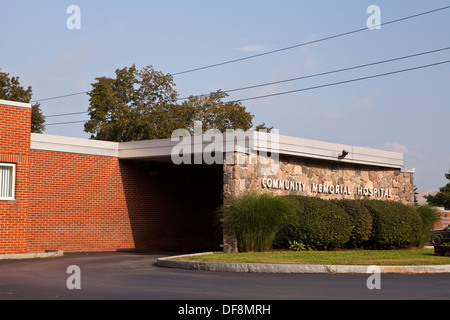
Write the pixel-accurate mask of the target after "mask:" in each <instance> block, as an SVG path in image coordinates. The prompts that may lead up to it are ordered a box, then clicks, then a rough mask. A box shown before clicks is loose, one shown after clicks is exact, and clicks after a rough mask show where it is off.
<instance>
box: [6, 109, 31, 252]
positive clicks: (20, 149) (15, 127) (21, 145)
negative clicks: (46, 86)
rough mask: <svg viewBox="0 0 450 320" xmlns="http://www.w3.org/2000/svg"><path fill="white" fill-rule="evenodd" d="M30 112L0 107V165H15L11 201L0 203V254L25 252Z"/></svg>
mask: <svg viewBox="0 0 450 320" xmlns="http://www.w3.org/2000/svg"><path fill="white" fill-rule="evenodd" d="M30 127H31V109H29V108H23V107H13V106H6V105H0V162H4V163H15V164H16V192H15V200H14V201H0V254H14V253H25V252H27V231H28V230H27V229H28V207H29V176H30V175H29V171H30V168H29V153H30Z"/></svg>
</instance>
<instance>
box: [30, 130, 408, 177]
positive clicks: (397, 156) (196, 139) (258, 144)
mask: <svg viewBox="0 0 450 320" xmlns="http://www.w3.org/2000/svg"><path fill="white" fill-rule="evenodd" d="M180 141H181V138H178V139H174V140H172V139H161V140H146V141H135V142H121V143H117V142H107V141H99V140H91V139H80V138H68V137H62V136H53V135H45V134H31V149H34V150H46V151H55V152H66V153H79V154H88V155H97V156H106V157H116V158H119V159H134V160H158V159H160V160H161V159H165V160H166V161H167V159H170V158H171V155H172V152H173V150H174V148H175V147H177V146H178V147H180ZM183 143H184V146H185V148H184V149H183V150H184V151H185V152H187V153H190V154H192V155H194V154H198V153H202V152H203V151H204V150H205V148H208V149H207V150H211V149H214V150H215V151H216V152H222V153H228V152H234V151H236V145H237V146H240V147H241V149H237V150H243V151H244V152H249V151H253V152H256V151H257V152H277V153H279V154H280V155H291V156H296V157H303V158H310V159H320V160H328V161H340V162H342V163H352V164H362V165H369V166H377V167H385V168H396V169H403V168H404V167H403V154H402V153H398V152H391V151H385V150H379V149H373V148H366V147H358V146H350V145H345V144H337V143H330V142H323V141H317V140H310V139H303V138H296V137H290V136H283V135H277V134H271V133H262V132H256V131H247V132H237V133H232V134H230V133H223V134H218V135H215V138H214V139H211V136H208V135H202V136H190V137H183ZM343 150H346V151H347V152H348V155H347V156H346V157H345V158H343V159H340V158H339V156H340V155H341V154H342V152H343Z"/></svg>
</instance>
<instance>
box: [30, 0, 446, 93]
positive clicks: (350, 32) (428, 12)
mask: <svg viewBox="0 0 450 320" xmlns="http://www.w3.org/2000/svg"><path fill="white" fill-rule="evenodd" d="M449 8H450V6H446V7H442V8H437V9H434V10H430V11H426V12H422V13H418V14H415V15H411V16H407V17H403V18H399V19H395V20H391V21H388V22H384V23H380V24H379V25H377V26H374V27H378V26H386V25H389V24H393V23H397V22H400V21H405V20H409V19H413V18H417V17H420V16H424V15H428V14H431V13H435V12H439V11H442V10H446V9H449ZM365 30H368V28H361V29H357V30H353V31H348V32H344V33H340V34H337V35H333V36H329V37H325V38H321V39H317V40H312V41H308V42H303V43H300V44H297V45H293V46H289V47H285V48H281V49H277V50H273V51H268V52H264V53H259V54H255V55H251V56H248V57H244V58H239V59H234V60H228V61H225V62H221V63H216V64H212V65H208V66H204V67H199V68H195V69H190V70H186V71H181V72H176V73H172V74H171V75H172V76H176V75H181V74H186V73H191V72H194V71H200V70H204V69H210V68H214V67H218V66H222V65H226V64H231V63H235V62H239V61H244V60H249V59H253V58H257V57H261V56H265V55H270V54H274V53H278V52H282V51H286V50H291V49H294V48H299V47H302V46H306V45H309V44H313V43H318V42H323V41H326V40H331V39H336V38H340V37H344V36H347V35H350V34H354V33H358V32H362V31H365ZM89 92H91V91H83V92H78V93H72V94H67V95H62V96H56V97H50V98H45V99H39V100H33V101H31V102H41V101H48V100H55V99H61V98H67V97H72V96H76V95H81V94H87V93H89Z"/></svg>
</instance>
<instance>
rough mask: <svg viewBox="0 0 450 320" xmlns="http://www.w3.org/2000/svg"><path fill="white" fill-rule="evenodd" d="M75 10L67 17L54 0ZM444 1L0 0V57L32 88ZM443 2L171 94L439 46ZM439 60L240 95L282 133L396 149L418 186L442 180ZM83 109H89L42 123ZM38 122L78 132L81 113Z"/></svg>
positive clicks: (59, 90) (446, 69)
mask: <svg viewBox="0 0 450 320" xmlns="http://www.w3.org/2000/svg"><path fill="white" fill-rule="evenodd" d="M69 5H77V6H79V7H80V9H81V29H80V30H69V29H68V28H67V26H66V21H67V19H68V18H69V16H70V15H69V14H67V12H66V10H67V8H68V6H69ZM370 5H378V6H379V7H380V9H381V22H382V23H385V22H388V21H391V20H395V19H399V18H403V17H406V16H410V15H414V14H418V13H421V12H425V11H430V10H433V9H437V8H440V7H445V6H448V5H450V2H449V1H448V0H447V1H442V0H433V1H418V0H414V1H406V0H397V1H382V0H371V1H364V0H352V1H350V0H342V1H332V0H326V1H325V0H324V1H299V0H282V1H273V0H272V1H266V0H240V1H236V0H228V1H214V0H209V1H205V0H202V1H200V0H189V1H187V0H184V1H181V0H164V1H139V0H131V1H103V0H91V1H81V0H72V1H54V0H40V1H25V0H18V1H3V2H2V3H1V4H0V10H1V12H2V19H1V20H0V28H1V30H2V45H1V46H2V50H1V54H0V68H1V69H2V71H6V72H8V73H10V74H11V75H14V76H19V77H20V79H21V84H22V85H24V86H32V87H33V93H34V95H33V98H34V99H44V98H49V97H55V96H60V95H66V94H71V93H77V92H82V91H89V90H91V84H92V83H93V82H95V78H96V77H101V76H113V75H114V71H115V70H116V69H118V68H123V67H126V66H127V67H129V66H131V65H132V64H136V66H137V67H138V68H142V67H144V66H147V65H152V66H153V67H154V68H155V69H156V70H160V71H162V72H164V73H177V72H181V71H185V70H189V69H193V68H197V67H202V66H206V65H211V64H215V63H220V62H224V61H228V60H233V59H239V58H243V57H247V56H249V55H254V54H259V53H264V52H268V51H271V50H277V49H280V48H285V47H289V46H293V45H297V44H300V43H304V42H307V41H311V40H317V39H321V38H325V37H329V36H333V35H336V34H340V33H344V32H348V31H352V30H357V29H361V28H365V27H366V21H367V19H368V18H369V16H370V14H368V13H367V12H366V11H367V8H368V7H369V6H370ZM449 31H450V9H447V10H444V11H440V12H436V13H433V14H429V15H426V16H421V17H417V18H414V19H410V20H406V21H402V22H398V23H395V24H390V25H386V26H382V28H381V29H380V30H368V29H367V30H365V31H363V32H358V33H355V34H352V35H348V36H345V37H340V38H336V39H331V40H327V41H323V42H319V43H315V44H311V45H307V46H302V47H298V48H295V49H291V50H286V51H283V52H279V53H276V54H271V55H265V56H262V57H258V58H254V59H249V60H245V61H241V62H237V63H233V64H228V65H224V66H220V67H215V68H210V69H206V70H202V71H197V72H192V73H186V74H182V75H177V76H175V77H174V81H175V83H176V85H177V86H176V88H177V90H178V92H179V94H180V97H185V96H189V95H195V94H201V93H209V92H211V91H216V90H217V89H222V90H229V89H235V88H240V87H245V86H250V85H256V84H261V83H266V82H272V81H278V80H284V79H289V78H295V77H301V76H305V75H310V74H316V73H321V72H326V71H331V70H336V69H341V68H347V67H352V66H356V65H360V64H366V63H371V62H376V61H381V60H386V59H391V58H397V57H402V56H406V55H411V54H415V53H420V52H425V51H430V50H435V49H440V48H445V47H447V46H449V44H450V42H449V36H448V33H449ZM449 52H450V51H449V50H447V51H442V52H439V53H434V54H429V55H425V56H421V57H415V58H411V59H406V60H402V61H396V62H391V63H387V64H383V65H377V66H372V67H367V68H362V69H358V70H352V71H347V72H341V73H337V74H333V75H326V76H322V77H315V78H310V79H305V80H299V81H293V82H289V83H284V84H278V85H273V86H267V87H261V88H257V89H252V90H245V91H238V92H235V93H232V94H230V99H233V100H235V99H244V98H249V97H255V96H260V95H265V94H271V93H278V92H284V91H289V90H297V89H302V88H308V87H313V86H318V85H324V84H330V83H334V82H340V81H345V80H350V79H354V78H360V77H366V76H371V75H374V74H379V73H385V72H390V71H395V70H401V69H406V68H412V67H417V66H420V65H426V64H431V63H435V62H440V61H445V60H450V59H449V57H450V54H449ZM449 75H450V64H444V65H440V66H437V67H431V68H426V69H421V70H416V71H411V72H406V73H401V74H395V75H391V76H387V77H380V78H376V79H370V80H365V81H359V82H353V83H349V84H343V85H338V86H332V87H327V88H321V89H316V90H308V91H303V92H299V93H293V94H288V95H280V96H275V97H270V98H265V99H257V100H250V101H245V102H244V105H245V106H246V107H247V109H248V110H249V111H250V112H251V113H252V114H254V115H255V120H254V123H255V124H259V123H262V122H265V123H266V124H267V125H270V126H274V127H275V128H277V129H279V130H280V133H281V134H283V135H290V136H297V137H302V138H308V139H315V140H322V141H329V142H336V143H342V144H350V145H357V146H365V147H372V148H379V149H384V150H392V151H399V152H403V153H404V156H405V166H406V167H408V168H415V169H416V174H415V185H416V186H417V187H418V188H419V189H422V190H423V189H437V188H439V187H442V186H443V185H445V184H446V183H447V180H446V179H445V177H444V174H445V173H448V171H449V170H450V139H449V138H450V135H449V130H448V126H449V120H450V86H449V80H450V77H449ZM88 107H89V99H88V97H87V96H85V95H79V96H73V97H69V98H65V99H56V100H50V101H43V102H41V108H42V110H43V112H44V114H45V115H54V114H61V113H71V112H83V111H86V110H87V108H88ZM81 120H88V116H87V115H83V114H81V115H73V116H66V117H57V118H47V123H48V124H50V123H59V122H70V121H81ZM46 133H47V134H54V135H64V136H71V137H86V138H88V137H89V135H88V134H86V133H85V132H83V124H80V123H75V124H68V125H58V126H47V131H46Z"/></svg>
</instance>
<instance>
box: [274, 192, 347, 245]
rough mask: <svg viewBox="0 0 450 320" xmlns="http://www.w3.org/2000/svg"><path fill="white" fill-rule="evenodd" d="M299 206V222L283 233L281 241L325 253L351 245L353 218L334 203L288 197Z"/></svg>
mask: <svg viewBox="0 0 450 320" xmlns="http://www.w3.org/2000/svg"><path fill="white" fill-rule="evenodd" d="M289 198H291V199H294V200H295V201H296V203H297V210H296V213H297V219H296V220H295V221H293V222H294V223H293V224H291V225H290V226H288V227H287V228H285V229H283V230H282V232H283V234H282V235H281V237H280V238H281V239H284V241H286V240H290V241H294V240H295V241H297V242H299V243H302V244H303V245H305V246H306V247H308V248H312V249H319V250H324V249H325V250H326V249H332V248H339V247H342V246H343V245H344V244H345V243H347V242H348V240H349V238H350V235H351V230H352V223H351V219H350V216H349V215H348V214H347V213H345V211H344V210H343V209H342V208H341V207H339V206H338V205H336V204H335V203H333V202H332V201H328V200H323V199H319V198H312V197H304V196H289Z"/></svg>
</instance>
